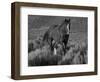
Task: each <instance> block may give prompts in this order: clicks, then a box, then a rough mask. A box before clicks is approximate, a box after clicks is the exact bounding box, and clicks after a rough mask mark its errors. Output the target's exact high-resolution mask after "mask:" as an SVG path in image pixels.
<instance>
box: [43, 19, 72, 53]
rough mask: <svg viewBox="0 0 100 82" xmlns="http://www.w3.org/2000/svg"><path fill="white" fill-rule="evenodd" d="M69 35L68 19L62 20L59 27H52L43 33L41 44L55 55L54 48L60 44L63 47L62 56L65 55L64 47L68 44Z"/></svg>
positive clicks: (55, 49)
mask: <svg viewBox="0 0 100 82" xmlns="http://www.w3.org/2000/svg"><path fill="white" fill-rule="evenodd" d="M69 33H70V19H66V18H65V19H64V20H63V21H62V23H61V24H60V25H52V26H50V28H49V29H48V30H47V31H46V32H45V34H44V36H43V42H45V43H47V44H48V45H50V49H51V51H52V52H53V51H54V54H55V55H56V54H57V53H56V51H57V48H56V46H57V45H58V44H60V45H61V46H63V51H64V54H65V53H66V47H67V43H68V38H69Z"/></svg>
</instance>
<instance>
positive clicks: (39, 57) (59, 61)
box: [28, 37, 87, 66]
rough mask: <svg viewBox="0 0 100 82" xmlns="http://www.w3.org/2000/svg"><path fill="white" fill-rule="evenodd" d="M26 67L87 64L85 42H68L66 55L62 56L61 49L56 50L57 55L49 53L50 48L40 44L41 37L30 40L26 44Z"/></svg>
mask: <svg viewBox="0 0 100 82" xmlns="http://www.w3.org/2000/svg"><path fill="white" fill-rule="evenodd" d="M28 46H29V48H28V53H29V54H28V65H29V66H48V65H72V64H86V63H87V42H86V41H82V42H77V41H69V42H68V45H67V49H66V54H65V55H63V54H62V52H63V51H62V49H61V48H58V49H57V55H54V54H53V53H52V52H51V51H50V46H49V45H45V44H44V42H42V39H41V37H39V38H37V39H35V40H30V41H29V43H28Z"/></svg>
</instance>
